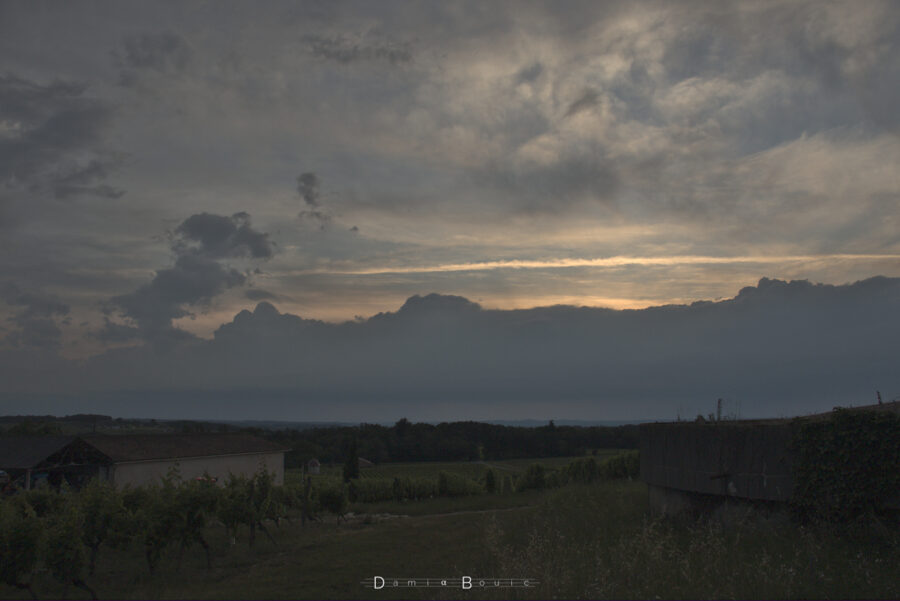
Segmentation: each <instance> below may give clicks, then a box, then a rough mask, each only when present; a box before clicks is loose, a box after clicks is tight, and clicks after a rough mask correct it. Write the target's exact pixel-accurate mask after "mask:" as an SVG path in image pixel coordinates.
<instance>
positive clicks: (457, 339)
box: [0, 0, 900, 421]
mask: <svg viewBox="0 0 900 601" xmlns="http://www.w3.org/2000/svg"><path fill="white" fill-rule="evenodd" d="M898 56H900V8H898V6H897V4H896V3H892V2H874V1H873V2H864V3H859V2H841V3H832V2H818V1H817V2H809V3H806V2H791V3H782V2H740V3H729V2H715V3H708V2H703V3H691V2H679V3H672V2H658V3H657V2H623V3H617V2H585V3H578V2H566V3H557V2H552V3H540V2H512V3H503V2H491V3H476V2H461V3H456V2H433V3H413V2H377V3H373V2H358V3H343V2H266V3H253V4H249V3H230V2H217V3H199V2H183V3H156V2H142V3H120V2H90V3H88V2H71V3H65V4H63V3H50V2H40V1H37V2H13V1H3V0H0V360H2V362H0V372H2V374H0V375H2V377H3V382H4V384H2V385H0V402H2V403H3V405H5V407H3V406H0V413H5V412H31V409H30V408H33V409H34V410H36V411H41V410H43V409H42V408H43V407H45V408H48V409H47V410H51V409H52V410H54V411H56V412H62V413H66V412H76V411H83V410H90V409H93V408H104V410H105V411H106V412H109V413H113V414H116V415H120V414H121V415H151V416H158V417H164V416H166V415H176V414H180V415H192V416H194V417H203V416H211V415H218V414H223V413H227V414H228V415H229V416H232V417H254V416H258V417H265V418H278V417H285V418H290V419H304V418H306V417H307V416H309V418H310V419H312V418H316V419H345V420H349V421H355V420H357V419H370V420H371V419H376V418H379V419H381V418H383V419H387V420H391V419H396V418H398V417H400V416H401V415H402V414H403V415H407V416H408V417H411V418H422V419H432V418H433V419H441V418H448V419H449V418H467V417H475V418H499V417H509V418H525V417H536V418H549V417H559V418H562V417H568V418H578V417H586V418H590V419H604V418H609V419H621V418H631V417H634V418H641V417H674V415H675V413H676V412H679V411H680V412H683V413H689V412H690V411H694V410H704V409H705V408H707V407H709V406H711V405H712V404H713V403H714V402H715V398H717V397H719V396H730V397H731V398H735V399H738V400H740V401H741V405H742V411H743V413H744V414H747V415H762V414H772V413H773V412H784V413H788V414H790V413H792V412H802V411H808V410H816V409H828V408H830V407H831V406H833V405H835V404H848V403H851V402H855V403H861V402H869V401H872V400H873V399H874V391H875V390H876V389H879V390H881V391H882V394H883V396H885V397H887V398H893V397H894V396H900V381H898V376H897V375H896V374H897V373H900V370H898V369H897V368H898V365H897V361H896V359H895V356H896V352H893V353H892V352H891V350H890V349H889V347H888V346H887V345H888V344H889V341H894V342H896V340H897V339H898V336H897V334H898V329H900V325H898V324H900V318H898V317H897V315H898V311H897V309H898V307H897V303H898V294H897V290H898V284H897V277H898V276H900V234H898V232H900V218H898V215H900V176H898V169H897V165H898V164H900V138H898V134H900V113H898V111H897V110H896V107H897V106H900V59H898V58H897V57H898ZM874 276H884V277H880V278H876V279H870V278H873V277H874ZM762 278H768V279H764V280H763V279H762ZM761 280H762V281H761ZM792 280H797V281H796V282H794V283H792V284H788V283H787V282H789V281H792ZM804 280H805V281H806V283H804V282H802V281H804ZM854 282H858V283H856V284H854ZM820 283H821V284H823V285H821V286H820V285H818V284H820ZM431 293H438V294H440V295H443V296H428V295H430V294H431ZM416 295H418V297H417V296H416ZM448 295H453V296H448ZM461 298H465V299H469V300H467V301H464V300H461ZM407 299H409V300H407ZM729 299H730V300H729ZM701 300H702V301H719V302H714V303H712V304H701V305H691V303H693V302H694V301H701ZM257 303H262V304H259V305H258V304H257ZM552 305H572V306H586V307H594V308H595V309H576V308H561V307H554V308H546V307H548V306H552ZM659 305H669V306H667V307H664V308H656V309H647V310H645V311H626V312H615V311H612V309H641V308H644V307H653V306H659ZM676 305H683V306H680V307H679V306H676ZM401 307H402V308H401ZM535 307H545V308H536V309H534V308H535ZM600 307H603V308H605V309H599V308H600ZM520 309H521V310H520ZM524 309H531V310H524ZM246 311H249V312H246ZM379 314H380V315H379ZM297 316H301V317H297ZM48 395H49V396H48ZM67 395H76V396H74V397H72V396H67ZM23 399H24V400H23ZM254 399H256V404H255V405H254V406H253V407H254V408H251V407H248V405H247V401H248V400H254ZM324 401H327V403H325V404H323V402H324ZM437 401H444V402H447V401H449V402H450V404H449V405H448V404H446V403H445V404H443V405H438V404H437ZM30 403H31V404H30ZM226 405H227V406H226ZM695 407H696V408H697V409H695ZM254 412H256V413H254ZM260 412H262V413H265V415H262V414H259V415H257V414H258V413H260ZM379 416H381V417H379Z"/></svg>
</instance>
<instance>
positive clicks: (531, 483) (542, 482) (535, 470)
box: [516, 463, 547, 492]
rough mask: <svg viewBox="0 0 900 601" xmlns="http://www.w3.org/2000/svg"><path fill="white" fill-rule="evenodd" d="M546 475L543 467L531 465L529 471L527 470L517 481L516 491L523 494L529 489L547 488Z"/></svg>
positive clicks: (535, 464)
mask: <svg viewBox="0 0 900 601" xmlns="http://www.w3.org/2000/svg"><path fill="white" fill-rule="evenodd" d="M545 473H546V470H545V469H544V466H543V465H541V464H539V463H533V464H531V465H529V466H528V469H527V470H525V473H524V474H522V475H521V476H519V479H518V480H516V491H518V492H521V491H523V490H529V489H536V490H541V489H543V488H545V487H546V486H547V482H546V479H545Z"/></svg>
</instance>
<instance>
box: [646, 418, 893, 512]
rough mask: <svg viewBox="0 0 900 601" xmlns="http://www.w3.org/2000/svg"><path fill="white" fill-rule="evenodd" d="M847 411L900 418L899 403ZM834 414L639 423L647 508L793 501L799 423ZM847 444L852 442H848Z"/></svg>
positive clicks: (670, 509) (663, 509)
mask: <svg viewBox="0 0 900 601" xmlns="http://www.w3.org/2000/svg"><path fill="white" fill-rule="evenodd" d="M845 411H849V412H854V413H857V414H859V412H870V413H900V402H897V401H894V402H891V403H884V404H878V405H869V406H866V407H856V408H853V409H849V410H845ZM832 415H834V414H833V413H832V412H829V413H823V414H818V415H810V416H805V417H802V418H793V419H771V420H736V421H715V420H713V421H704V420H702V419H698V421H696V422H667V423H652V424H642V425H641V426H640V432H641V443H640V454H641V479H642V480H643V481H644V482H646V483H647V487H648V489H649V495H650V504H651V507H653V508H654V509H656V510H658V511H661V512H663V513H678V512H681V511H683V510H686V509H696V508H701V507H704V506H712V505H715V504H716V503H717V502H721V501H722V500H724V499H727V498H731V499H743V500H750V501H766V502H778V503H786V502H788V501H790V500H792V496H793V493H794V488H795V477H796V474H795V471H794V464H795V462H796V461H797V460H798V457H797V447H796V445H795V444H794V443H795V442H796V440H797V439H796V436H797V433H798V432H799V431H800V429H801V428H802V425H803V424H809V423H816V422H824V421H825V420H828V419H830V417H831V416H832ZM848 444H851V445H852V444H854V443H853V441H852V440H851V441H848ZM860 444H866V441H864V440H861V441H860ZM889 503H894V501H893V500H889Z"/></svg>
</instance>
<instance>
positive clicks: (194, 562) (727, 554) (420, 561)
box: [0, 482, 900, 599]
mask: <svg viewBox="0 0 900 601" xmlns="http://www.w3.org/2000/svg"><path fill="white" fill-rule="evenodd" d="M403 506H405V507H403ZM413 508H415V510H413V511H411V510H412V509H413ZM353 509H354V511H355V512H356V513H357V515H356V516H355V517H354V518H352V519H350V520H348V521H345V522H337V521H334V520H330V521H326V522H317V523H312V524H307V525H305V526H301V525H300V524H298V523H294V524H283V525H282V527H281V528H280V529H274V528H273V534H274V537H275V539H276V541H277V544H275V543H272V542H271V541H269V540H267V539H266V538H265V537H258V538H257V542H256V545H255V547H254V548H253V549H249V548H248V546H247V542H246V533H242V534H241V535H239V539H238V544H237V545H234V546H232V545H231V544H230V543H229V541H228V540H227V539H226V537H225V533H224V531H223V530H222V529H221V528H211V529H210V531H209V536H210V543H211V545H212V548H213V551H214V553H213V569H212V570H207V569H205V567H204V564H205V562H204V558H203V554H202V551H201V550H200V549H199V548H194V549H190V550H188V551H187V552H186V553H185V555H184V557H183V558H182V559H181V560H179V557H178V553H177V549H172V550H170V552H169V553H168V554H167V555H166V556H165V557H164V558H163V561H162V565H161V567H160V570H159V573H157V574H156V575H154V576H150V575H149V574H148V572H147V569H146V565H145V564H144V560H143V556H142V554H141V552H140V548H137V547H135V548H132V549H129V550H127V551H126V552H114V551H111V550H109V549H104V550H103V551H102V553H101V556H100V563H99V567H98V572H97V574H95V575H94V576H93V577H92V578H91V579H90V580H89V582H90V583H91V584H92V585H93V586H94V588H95V589H96V590H97V593H98V595H99V596H100V597H101V598H117V599H143V598H146V599H286V598H300V599H316V598H321V599H395V598H399V599H419V598H455V599H481V598H538V599H542V598H588V599H593V598H654V597H657V598H663V599H669V598H788V599H794V598H881V599H884V598H894V599H896V598H900V579H898V578H897V576H896V568H897V566H898V565H900V528H898V524H881V523H877V522H873V521H870V522H861V523H858V524H854V525H852V526H849V527H844V528H842V529H840V530H835V529H833V528H831V529H829V528H825V527H815V526H801V525H798V524H795V523H793V522H791V521H790V519H788V518H787V517H786V516H784V515H778V514H775V515H769V516H766V515H761V514H758V513H754V512H748V511H746V510H739V509H733V510H731V511H728V512H722V513H720V514H718V515H716V516H713V517H712V518H709V517H707V518H703V519H699V520H697V519H695V520H692V519H680V520H673V519H660V518H655V517H653V516H652V515H651V514H650V513H649V511H648V507H647V490H646V486H645V485H643V484H642V483H639V482H605V483H602V484H597V485H593V486H570V487H566V488H562V489H558V490H552V491H530V492H528V493H519V494H510V495H480V496H475V497H463V498H458V499H432V500H429V501H423V502H418V503H405V504H402V503H394V504H390V503H386V504H372V505H368V506H363V505H360V506H355V507H354V508H353ZM398 513H402V514H405V515H407V516H409V517H389V516H385V515H384V514H398ZM376 575H380V576H384V577H395V576H396V577H407V578H408V577H416V578H423V577H460V576H463V575H470V576H473V577H476V578H479V577H500V578H509V577H519V578H522V577H527V578H532V579H536V580H538V581H540V584H539V585H538V586H537V587H536V588H534V589H532V590H511V589H503V590H499V591H497V590H495V591H491V590H483V589H482V590H478V589H476V590H469V591H462V590H459V589H444V590H436V589H411V590H410V589H406V590H404V589H393V590H390V589H385V590H381V591H373V590H371V589H366V588H364V587H363V586H361V584H360V582H361V581H362V580H363V579H365V578H371V577H373V576H376ZM36 589H37V592H38V594H39V596H41V597H42V598H62V597H64V596H67V595H68V596H70V597H73V598H85V594H84V592H83V591H81V590H77V589H74V588H69V589H68V590H65V589H63V588H62V587H61V586H60V585H59V584H57V583H56V582H55V581H53V580H52V579H50V577H49V575H47V574H39V575H38V577H37V579H36ZM26 596H27V593H26V594H24V595H23V591H17V590H14V589H8V588H5V587H2V586H0V598H26Z"/></svg>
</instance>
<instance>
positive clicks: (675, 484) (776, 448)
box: [641, 421, 793, 513]
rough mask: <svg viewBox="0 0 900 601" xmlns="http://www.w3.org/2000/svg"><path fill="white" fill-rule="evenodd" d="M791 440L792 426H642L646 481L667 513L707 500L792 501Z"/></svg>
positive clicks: (654, 503) (658, 506)
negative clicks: (711, 498) (711, 497)
mask: <svg viewBox="0 0 900 601" xmlns="http://www.w3.org/2000/svg"><path fill="white" fill-rule="evenodd" d="M790 440H791V429H790V422H788V421H781V422H769V423H766V422H738V421H735V422H706V423H691V422H675V423H662V424H643V425H641V479H643V480H644V482H646V483H647V485H648V487H649V489H650V503H651V506H652V507H654V508H656V509H658V510H660V511H662V512H664V513H678V512H680V511H683V510H685V509H688V508H691V507H695V506H698V505H701V504H703V502H704V499H703V498H702V495H715V496H718V497H735V498H742V499H750V500H758V501H787V500H788V499H790V496H791V493H792V492H793V478H792V476H791V453H790V449H789V444H790ZM707 500H708V499H707Z"/></svg>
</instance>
